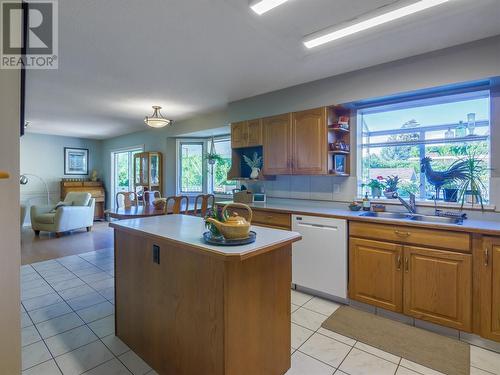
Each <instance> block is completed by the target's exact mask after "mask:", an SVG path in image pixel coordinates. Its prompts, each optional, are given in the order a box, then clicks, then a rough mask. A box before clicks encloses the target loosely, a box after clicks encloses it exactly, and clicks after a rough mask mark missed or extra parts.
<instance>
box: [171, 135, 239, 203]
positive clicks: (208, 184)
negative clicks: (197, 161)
mask: <svg viewBox="0 0 500 375" xmlns="http://www.w3.org/2000/svg"><path fill="white" fill-rule="evenodd" d="M211 140H212V137H209V138H206V137H196V138H190V137H186V138H177V139H176V157H175V159H176V176H175V180H176V181H175V183H176V194H179V195H187V196H197V195H200V194H214V195H215V197H216V198H225V199H231V198H232V194H216V193H214V192H213V175H212V172H211V169H210V168H209V165H208V163H207V161H206V160H204V161H203V164H202V192H183V191H182V189H181V188H182V183H181V179H182V167H181V162H182V161H181V156H182V154H181V147H182V145H184V144H201V145H202V153H203V156H205V155H206V154H207V152H208V151H209V149H210V142H211ZM222 141H228V142H231V135H230V134H224V135H219V136H214V142H215V143H216V144H217V142H222Z"/></svg>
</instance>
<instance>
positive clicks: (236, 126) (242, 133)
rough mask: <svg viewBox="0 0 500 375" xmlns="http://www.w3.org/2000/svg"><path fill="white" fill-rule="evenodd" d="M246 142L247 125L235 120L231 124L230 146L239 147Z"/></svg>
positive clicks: (244, 145)
mask: <svg viewBox="0 0 500 375" xmlns="http://www.w3.org/2000/svg"><path fill="white" fill-rule="evenodd" d="M247 142H248V127H247V122H246V121H242V122H235V123H233V124H231V147H232V148H241V147H246V145H247Z"/></svg>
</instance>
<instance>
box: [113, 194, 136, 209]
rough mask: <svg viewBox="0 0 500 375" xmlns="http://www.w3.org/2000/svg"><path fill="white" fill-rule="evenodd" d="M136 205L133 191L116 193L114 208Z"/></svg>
mask: <svg viewBox="0 0 500 375" xmlns="http://www.w3.org/2000/svg"><path fill="white" fill-rule="evenodd" d="M132 206H137V194H136V193H135V192H133V191H120V192H118V193H116V208H122V207H125V208H128V207H132Z"/></svg>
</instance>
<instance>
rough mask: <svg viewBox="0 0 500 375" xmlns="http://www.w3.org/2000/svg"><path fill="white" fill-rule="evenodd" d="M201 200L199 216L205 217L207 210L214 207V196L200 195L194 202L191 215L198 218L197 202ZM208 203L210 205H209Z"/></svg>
mask: <svg viewBox="0 0 500 375" xmlns="http://www.w3.org/2000/svg"><path fill="white" fill-rule="evenodd" d="M200 200H201V206H200V212H199V214H200V215H199V216H201V217H205V216H206V215H207V212H208V209H209V208H211V207H213V206H214V205H215V195H213V194H200V195H198V196H197V197H196V198H195V200H194V211H193V215H194V216H198V202H199V201H200ZM210 201H212V204H211V205H210Z"/></svg>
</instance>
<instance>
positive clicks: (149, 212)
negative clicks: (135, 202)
mask: <svg viewBox="0 0 500 375" xmlns="http://www.w3.org/2000/svg"><path fill="white" fill-rule="evenodd" d="M108 214H109V216H110V217H112V218H113V219H118V220H125V219H137V218H141V217H149V216H161V215H166V214H167V212H166V211H165V210H164V209H162V210H157V209H156V208H155V206H153V205H146V206H130V207H119V208H115V209H113V210H110V211H108Z"/></svg>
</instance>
